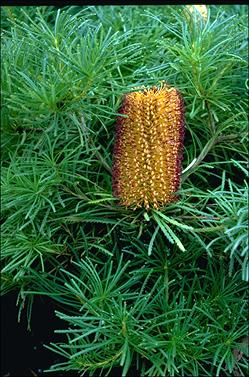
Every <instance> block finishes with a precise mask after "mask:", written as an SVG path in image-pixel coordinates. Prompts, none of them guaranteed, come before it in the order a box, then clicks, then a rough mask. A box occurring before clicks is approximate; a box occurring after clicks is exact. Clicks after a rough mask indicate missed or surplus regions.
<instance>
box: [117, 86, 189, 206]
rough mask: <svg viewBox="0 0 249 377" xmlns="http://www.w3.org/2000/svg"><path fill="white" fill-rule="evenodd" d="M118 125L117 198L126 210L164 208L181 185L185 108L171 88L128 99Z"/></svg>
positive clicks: (144, 93) (136, 95) (150, 91)
mask: <svg viewBox="0 0 249 377" xmlns="http://www.w3.org/2000/svg"><path fill="white" fill-rule="evenodd" d="M119 113H120V114H122V115H124V116H122V115H120V116H119V117H118V119H117V123H116V140H115V145H114V151H113V170H112V173H113V174H112V179H113V194H114V196H116V197H118V198H119V199H120V204H121V205H125V206H127V207H133V208H134V209H135V208H139V207H145V208H146V209H147V210H148V209H149V208H156V209H158V208H160V207H161V206H163V205H165V204H167V203H170V202H173V201H176V200H177V197H176V195H175V192H176V191H177V190H178V188H179V185H180V174H181V161H182V152H183V138H184V110H183V100H182V98H181V95H180V93H179V92H178V91H177V90H176V89H175V88H171V87H169V86H167V85H164V86H162V87H161V88H160V89H158V88H157V87H153V88H151V89H145V90H143V91H141V92H139V91H137V92H132V93H128V94H126V95H125V97H124V100H123V104H122V107H121V109H120V111H119Z"/></svg>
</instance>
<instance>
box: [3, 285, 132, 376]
mask: <svg viewBox="0 0 249 377" xmlns="http://www.w3.org/2000/svg"><path fill="white" fill-rule="evenodd" d="M16 299H17V293H16V292H10V293H8V294H6V295H5V296H3V297H1V377H13V376H18V377H22V376H34V377H36V376H47V377H50V376H51V377H55V376H58V377H63V376H65V377H66V376H71V377H73V376H79V375H80V374H78V373H77V372H76V371H75V372H54V373H51V372H49V373H43V370H45V369H48V368H49V367H50V366H51V365H53V364H57V363H60V362H64V361H66V360H65V359H64V358H62V357H60V355H57V354H56V353H54V352H52V351H50V350H48V349H47V348H45V347H44V346H43V344H47V345H49V343H50V342H54V343H57V342H59V341H60V339H61V340H65V339H66V338H65V336H63V334H62V335H60V334H54V330H58V329H64V328H66V326H67V323H65V322H64V321H62V320H60V319H59V318H57V317H56V316H55V314H54V310H55V309H58V308H56V307H55V303H54V301H52V300H51V299H49V298H47V297H45V296H42V297H35V299H34V304H33V308H32V316H31V331H28V330H27V318H26V317H27V316H26V311H25V309H24V310H23V312H22V315H21V321H20V323H18V321H17V318H18V310H19V306H16ZM59 310H61V308H60V309H59ZM60 337H61V338H60ZM121 375H122V369H121V368H113V369H112V370H111V372H110V374H109V376H110V377H119V376H121ZM88 376H89V375H88V374H87V373H86V374H84V377H88ZM96 376H99V374H96ZM132 376H134V377H135V376H137V372H136V370H135V368H134V369H133V370H132V368H130V371H129V373H128V375H127V377H132Z"/></svg>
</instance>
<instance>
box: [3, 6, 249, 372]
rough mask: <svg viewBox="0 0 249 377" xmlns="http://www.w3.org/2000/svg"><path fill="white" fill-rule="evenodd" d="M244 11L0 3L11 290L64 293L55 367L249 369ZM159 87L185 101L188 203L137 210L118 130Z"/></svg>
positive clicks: (28, 294)
mask: <svg viewBox="0 0 249 377" xmlns="http://www.w3.org/2000/svg"><path fill="white" fill-rule="evenodd" d="M247 13H248V8H247V7H246V6H236V5H234V6H209V7H208V13H207V18H205V17H202V16H201V15H200V14H199V13H198V12H197V11H195V12H192V13H191V12H190V11H188V10H187V8H186V7H185V6H97V7H94V6H89V7H79V6H72V7H64V8H62V9H56V8H55V7H2V64H1V74H2V80H1V82H2V88H1V89H2V108H1V116H2V118H1V127H2V130H1V133H2V196H1V200H2V238H1V242H2V246H1V250H2V252H1V259H2V279H1V281H2V294H6V293H8V292H9V291H10V290H15V291H16V292H17V294H18V295H19V302H20V310H21V308H22V306H23V303H24V301H25V302H29V303H30V302H32V300H33V299H34V298H35V297H36V296H37V295H41V294H43V295H44V294H45V295H48V296H49V297H51V298H52V299H54V303H55V310H59V311H56V313H57V315H58V317H60V318H61V319H63V320H65V321H66V322H67V324H68V328H67V329H66V330H58V331H57V332H60V333H62V334H64V333H65V337H64V342H62V343H59V342H57V339H56V334H55V336H54V339H51V344H50V345H48V347H49V348H50V349H51V350H53V351H55V352H56V353H58V354H59V355H60V356H61V360H62V362H61V363H60V364H56V365H53V366H51V371H67V370H70V371H75V372H79V373H81V372H87V373H90V375H92V374H94V373H97V375H99V373H100V372H101V371H103V374H104V375H105V374H108V373H109V372H110V371H111V370H113V368H116V367H121V369H122V372H121V373H122V375H123V376H126V375H128V374H129V371H130V370H131V369H132V368H136V369H137V370H138V372H137V373H138V374H139V375H141V376H178V375H181V376H183V375H184V376H200V375H205V376H213V375H217V376H218V375H222V373H229V375H230V374H232V373H235V372H236V373H240V375H242V376H245V375H247V373H248V364H247V361H246V357H247V356H248V350H247V348H246V345H245V344H246V343H248V338H245V337H246V336H247V334H248V332H247V331H248V328H247V313H248V312H247V310H248V300H247V297H246V295H247V281H248V280H249V270H248V268H249V267H248V237H247V230H248V201H247V200H248V184H247V177H248V170H247V146H248V129H247V89H248V79H247V77H248V76H247V59H248V58H247V56H248V45H247ZM163 82H166V83H168V84H169V85H171V86H173V87H176V88H177V89H178V90H179V91H180V92H181V94H182V96H183V98H184V103H185V140H184V156H183V173H182V178H181V187H180V190H179V192H178V194H179V197H180V200H179V201H177V202H175V203H171V204H168V205H166V206H165V207H164V208H163V209H161V210H149V211H145V209H143V208H142V209H137V210H135V211H133V210H131V209H129V208H126V207H124V206H121V205H120V204H119V203H118V200H117V199H116V198H115V197H113V195H112V176H111V168H112V150H113V142H114V136H115V135H114V132H115V127H114V125H115V121H116V118H117V114H118V111H119V108H120V104H121V102H122V97H123V95H124V94H125V93H128V92H131V91H134V90H139V88H142V87H146V88H149V87H151V86H154V85H156V86H158V87H159V86H160V85H161V84H162V83H163ZM58 304H59V305H60V306H59V307H58ZM58 308H60V309H58ZM62 308H63V310H62ZM31 312H32V306H29V315H28V317H29V321H30V325H31V327H32V318H30V313H31ZM60 336H61V335H60ZM238 350H239V351H240V353H239V355H240V357H236V355H238Z"/></svg>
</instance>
